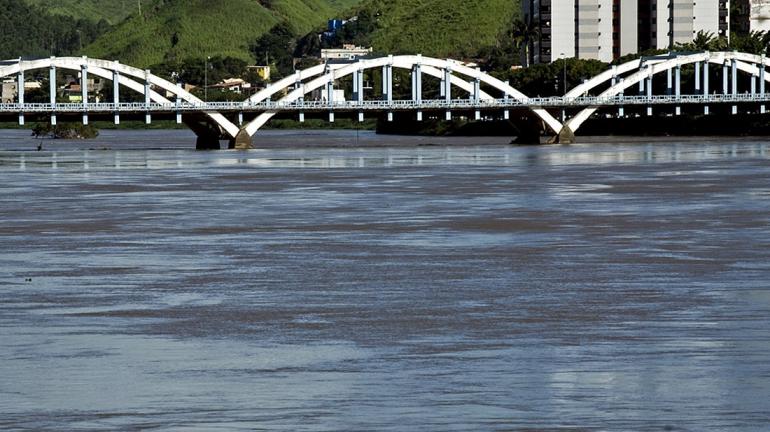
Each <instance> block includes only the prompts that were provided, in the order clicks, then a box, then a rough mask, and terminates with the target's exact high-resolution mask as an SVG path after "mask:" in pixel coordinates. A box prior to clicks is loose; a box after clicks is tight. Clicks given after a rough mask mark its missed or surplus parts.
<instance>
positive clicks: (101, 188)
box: [0, 131, 770, 431]
mask: <svg viewBox="0 0 770 432" xmlns="http://www.w3.org/2000/svg"><path fill="white" fill-rule="evenodd" d="M26 135H27V133H26V132H17V131H0V185H1V186H0V347H2V349H1V350H0V429H3V430H34V431H39V430H63V431H75V430H145V429H146V430H158V431H210V430H228V431H229V430H244V431H246V430H249V431H251V430H286V431H297V430H306V431H337V430H383V431H412V430H414V431H417V430H420V431H423V430H467V431H477V430H522V431H523V430H527V431H530V430H580V431H583V430H586V431H628V430H634V431H662V430H671V431H706V430H713V431H722V430H741V431H753V430H757V431H758V430H767V428H768V427H770V426H768V425H770V142H768V141H767V140H764V139H750V138H741V139H736V138H709V139H688V140H677V139H673V138H667V139H632V140H625V142H619V141H615V140H612V139H603V140H591V139H584V140H583V141H584V142H582V143H580V144H577V145H573V146H541V147H516V146H509V145H507V140H506V139H499V138H472V139H471V138H441V139H438V138H420V139H417V140H414V139H409V138H402V137H380V136H376V135H373V134H371V133H369V132H355V131H349V132H291V131H289V132H286V131H284V132H267V133H265V135H264V138H262V139H261V141H260V142H259V145H260V147H261V149H259V150H254V151H249V152H231V151H221V152H195V151H192V150H191V148H192V147H193V142H194V140H193V138H192V136H191V135H190V134H189V133H188V132H182V131H149V132H130V131H122V132H111V131H105V132H104V133H103V135H102V137H100V138H99V139H97V140H96V141H84V142H58V141H56V142H55V141H45V142H44V143H43V150H42V151H39V152H38V151H34V148H35V146H36V141H35V140H33V139H32V138H29V137H27V136H26Z"/></svg>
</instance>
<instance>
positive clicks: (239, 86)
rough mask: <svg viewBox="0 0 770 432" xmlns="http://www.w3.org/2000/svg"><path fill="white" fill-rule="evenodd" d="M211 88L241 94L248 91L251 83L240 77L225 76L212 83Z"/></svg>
mask: <svg viewBox="0 0 770 432" xmlns="http://www.w3.org/2000/svg"><path fill="white" fill-rule="evenodd" d="M211 88H214V89H218V90H222V91H229V92H233V93H237V94H242V93H249V92H250V90H251V83H247V82H246V81H245V80H243V79H242V78H225V79H224V80H222V81H221V82H218V83H216V84H214V85H212V86H211Z"/></svg>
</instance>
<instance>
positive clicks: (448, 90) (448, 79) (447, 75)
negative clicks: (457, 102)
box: [441, 67, 452, 121]
mask: <svg viewBox="0 0 770 432" xmlns="http://www.w3.org/2000/svg"><path fill="white" fill-rule="evenodd" d="M441 83H442V84H443V85H444V92H443V93H444V100H446V103H447V110H446V116H445V119H446V120H447V121H449V120H452V110H451V109H450V108H449V106H450V105H451V104H452V69H450V68H448V67H447V68H445V69H444V79H443V80H442V81H441Z"/></svg>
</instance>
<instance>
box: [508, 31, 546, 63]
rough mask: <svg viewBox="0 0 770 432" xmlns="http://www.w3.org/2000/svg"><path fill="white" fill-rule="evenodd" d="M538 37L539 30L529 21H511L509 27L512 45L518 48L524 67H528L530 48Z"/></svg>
mask: <svg viewBox="0 0 770 432" xmlns="http://www.w3.org/2000/svg"><path fill="white" fill-rule="evenodd" d="M539 36H540V29H539V28H538V27H537V25H535V23H534V22H533V21H532V20H530V21H528V22H525V21H522V20H520V19H517V20H515V21H513V24H512V26H511V38H512V40H513V42H514V45H515V46H516V47H518V49H519V51H520V52H521V54H522V56H523V57H524V62H523V64H524V66H525V67H528V66H529V61H530V58H531V57H530V56H531V54H530V46H531V45H532V43H533V42H534V40H535V39H537V38H538V37H539Z"/></svg>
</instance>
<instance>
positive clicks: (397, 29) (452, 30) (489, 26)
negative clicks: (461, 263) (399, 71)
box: [363, 0, 521, 57]
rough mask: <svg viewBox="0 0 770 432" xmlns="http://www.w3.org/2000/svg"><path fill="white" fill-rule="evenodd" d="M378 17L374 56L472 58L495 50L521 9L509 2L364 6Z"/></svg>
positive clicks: (429, 0) (440, 0) (419, 0)
mask: <svg viewBox="0 0 770 432" xmlns="http://www.w3.org/2000/svg"><path fill="white" fill-rule="evenodd" d="M363 7H364V8H366V9H368V10H370V11H371V12H373V13H374V15H375V16H379V21H378V28H377V30H375V32H374V34H372V35H371V41H372V44H373V46H374V48H375V49H376V50H377V51H381V52H388V53H422V54H425V55H429V56H435V57H444V56H472V55H474V54H476V53H477V52H478V51H479V50H480V49H481V48H483V47H486V46H491V45H495V43H496V41H497V38H498V37H499V36H500V35H501V34H503V32H504V31H505V30H506V27H507V26H508V25H509V24H510V23H511V21H512V20H513V19H514V18H517V17H520V15H521V5H520V2H518V1H511V0H484V1H481V0H475V1H474V0H399V1H397V2H396V1H390V0H368V1H366V2H365V3H364V5H363Z"/></svg>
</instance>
